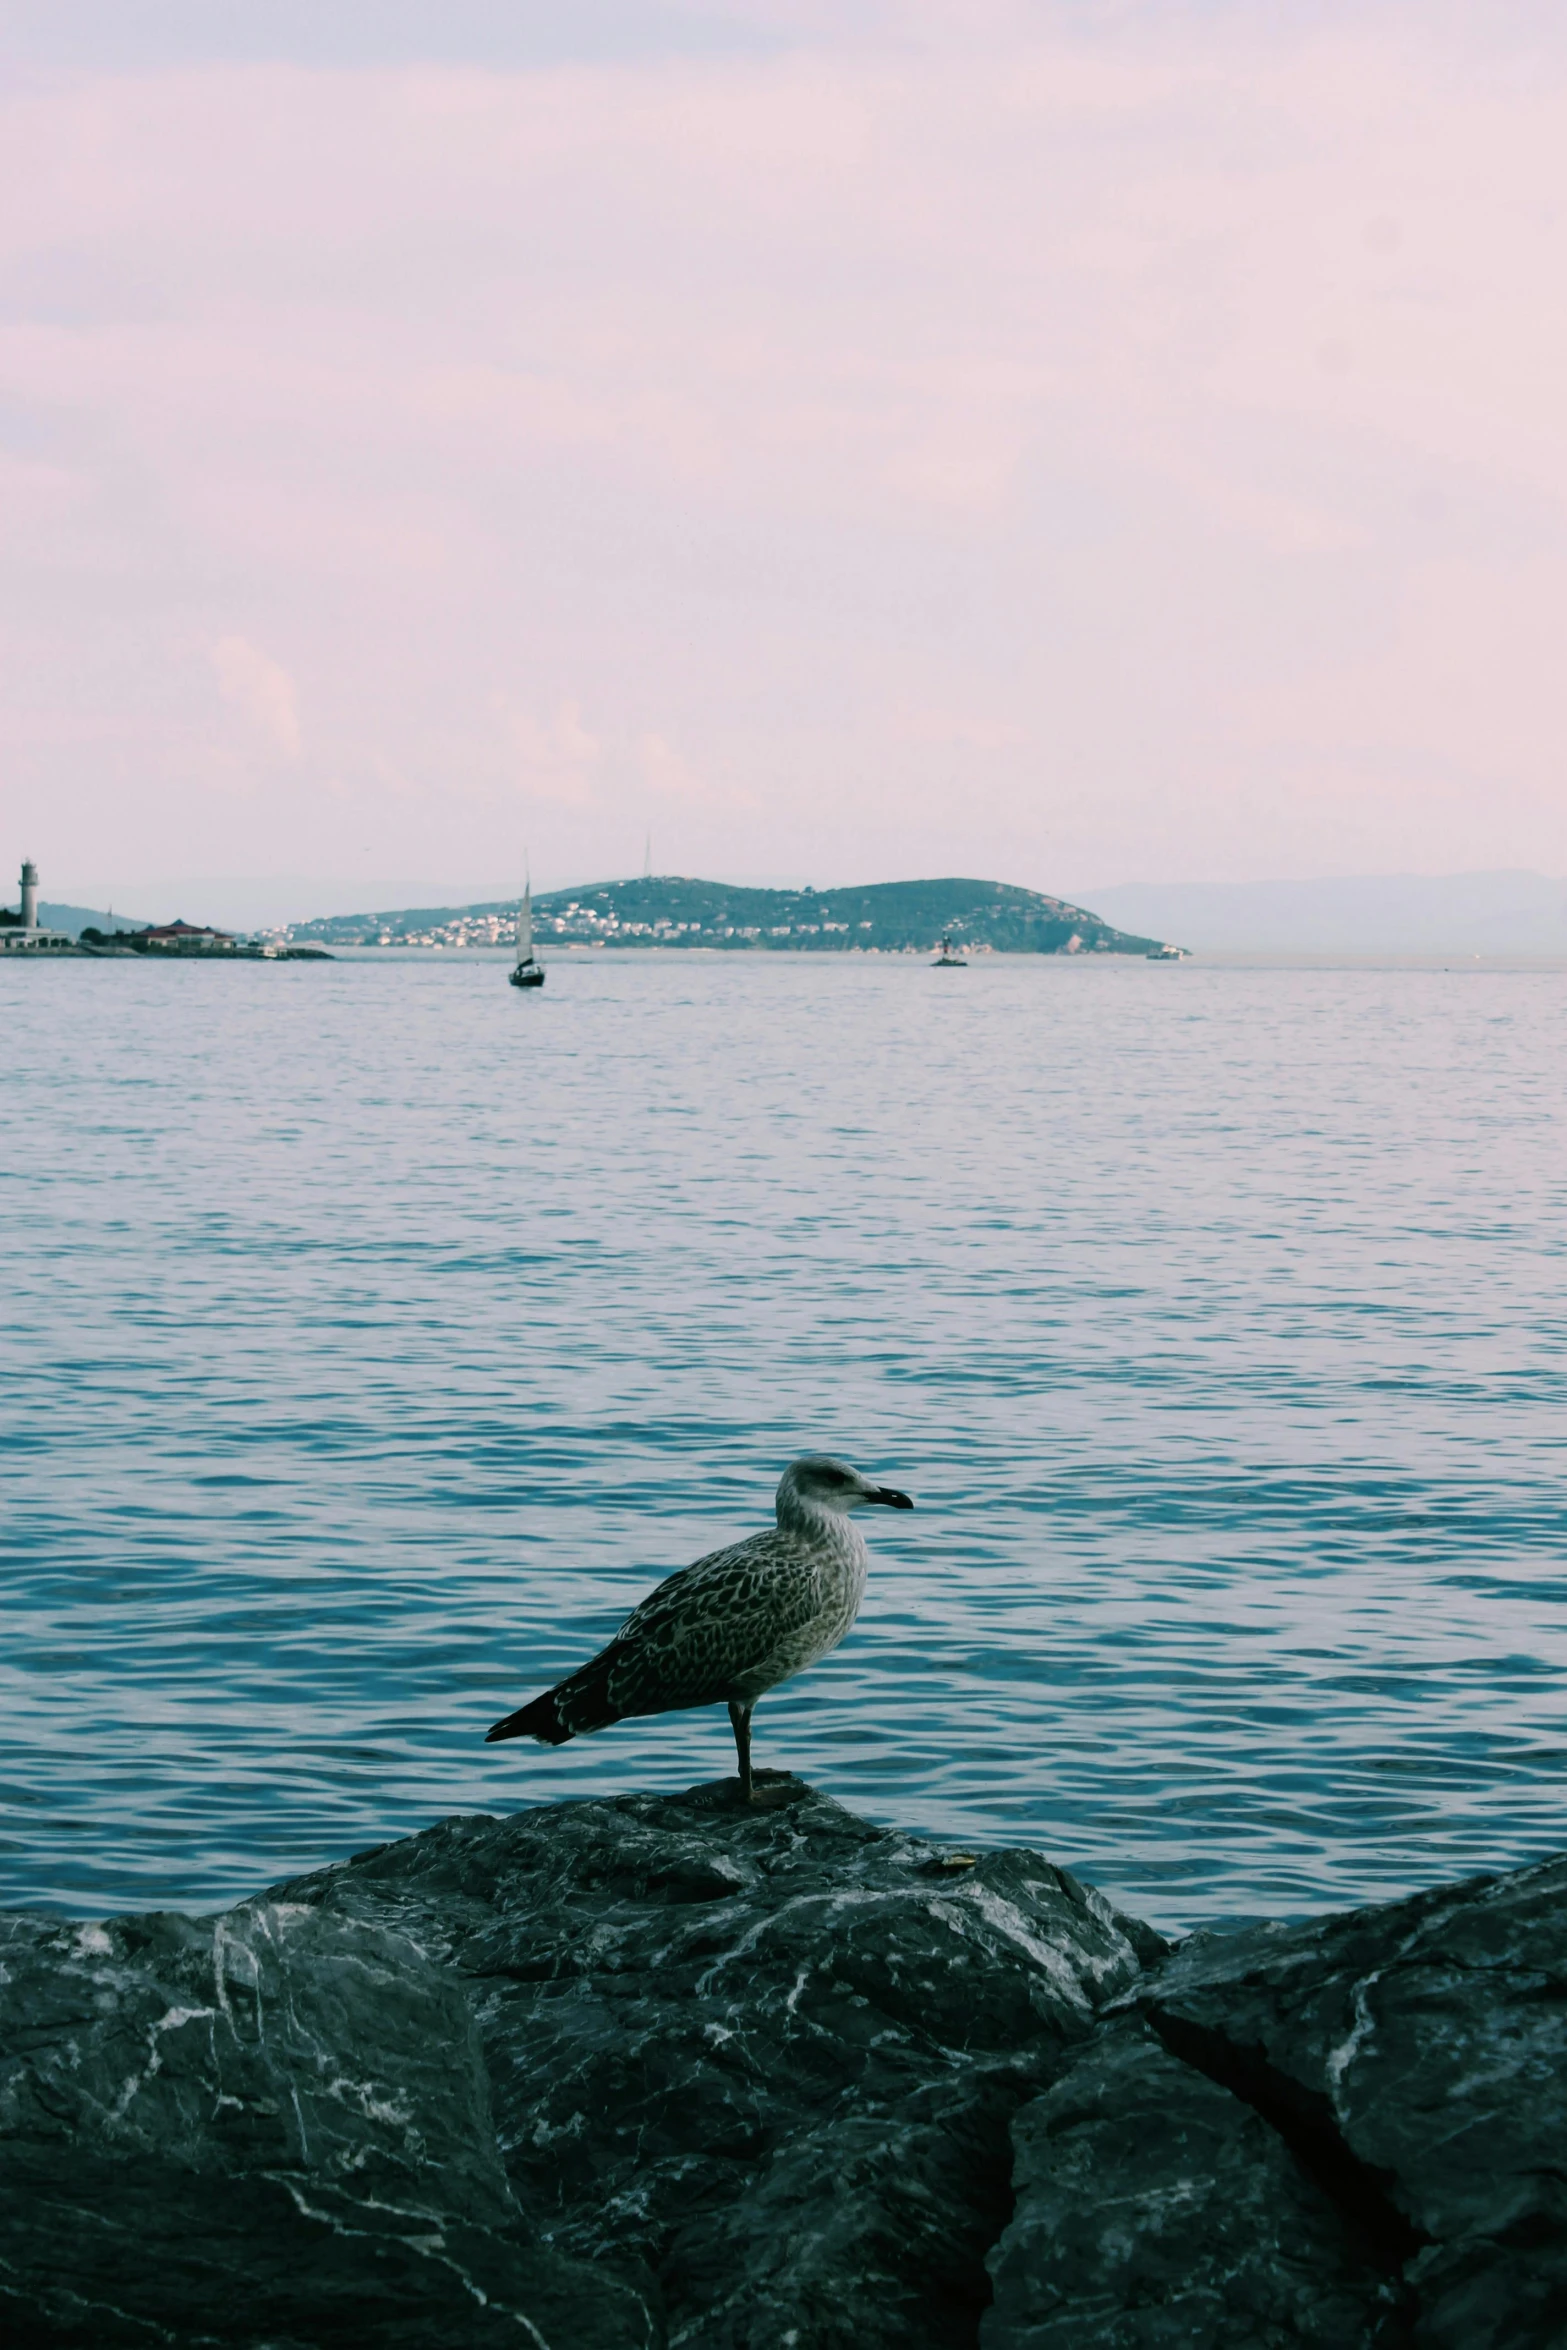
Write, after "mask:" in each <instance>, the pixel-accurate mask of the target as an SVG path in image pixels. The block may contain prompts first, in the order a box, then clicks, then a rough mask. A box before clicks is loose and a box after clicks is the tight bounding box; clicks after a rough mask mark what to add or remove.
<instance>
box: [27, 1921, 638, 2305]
mask: <svg viewBox="0 0 1567 2350" xmlns="http://www.w3.org/2000/svg"><path fill="white" fill-rule="evenodd" d="M0 2329H3V2333H4V2339H5V2341H6V2343H7V2345H8V2350H25V2346H29V2345H32V2344H34V2343H38V2344H42V2343H50V2344H53V2343H77V2342H80V2343H88V2342H91V2343H94V2344H114V2345H119V2344H130V2343H148V2344H153V2343H160V2342H178V2343H215V2344H216V2343H221V2344H223V2345H225V2350H227V2346H228V2345H233V2344H239V2343H244V2344H255V2345H257V2346H258V2350H259V2345H261V2344H267V2345H269V2346H270V2350H294V2346H295V2345H303V2344H306V2343H309V2344H316V2343H320V2344H342V2345H344V2346H345V2350H347V2346H349V2345H357V2344H369V2343H375V2344H386V2345H388V2346H390V2345H392V2344H397V2345H406V2346H407V2350H443V2346H444V2345H447V2344H451V2345H457V2344H462V2345H472V2346H473V2350H491V2345H496V2346H498V2345H501V2344H507V2345H514V2344H519V2343H524V2342H534V2343H536V2342H538V2341H539V2340H549V2341H563V2340H564V2341H570V2342H572V2343H579V2342H580V2343H583V2344H592V2345H594V2350H611V2346H613V2350H620V2346H621V2345H627V2346H628V2350H629V2346H630V2345H632V2344H637V2345H640V2344H643V2343H646V2342H648V2341H650V2340H652V2339H654V2338H655V2329H654V2327H653V2325H652V2324H651V2322H650V2320H649V2318H648V2315H647V2312H646V2311H645V2309H644V2308H643V2307H642V2305H641V2304H640V2302H639V2300H638V2298H637V2296H636V2295H635V2294H633V2293H631V2292H629V2291H627V2290H626V2288H625V2287H623V2286H620V2285H617V2284H616V2283H615V2282H614V2281H613V2280H612V2279H610V2278H609V2277H607V2276H604V2275H602V2274H601V2273H599V2272H597V2271H595V2270H592V2269H589V2268H585V2267H583V2266H582V2265H580V2264H578V2263H576V2262H572V2261H569V2260H566V2259H563V2258H562V2257H561V2255H560V2254H559V2253H556V2252H553V2251H551V2250H550V2249H549V2248H548V2247H547V2246H546V2245H545V2244H544V2243H543V2242H542V2240H541V2238H540V2235H539V2233H538V2231H537V2230H536V2229H530V2228H528V2227H527V2226H526V2225H525V2224H524V2223H523V2222H522V2220H521V2218H520V2215H519V2213H518V2210H517V2206H516V2200H515V2198H514V2196H513V2194H512V2191H511V2188H510V2186H509V2184H508V2181H507V2177H506V2172H505V2168H504V2165H503V2164H502V2162H501V2160H500V2156H499V2153H498V2151H497V2148H496V2144H495V2133H494V2128H493V2125H492V2122H491V2117H490V2104H489V2084H488V2081H487V2078H486V2074H485V2068H484V2060H483V2055H482V2052H481V2048H480V2042H479V2034H478V2031H477V2028H476V2026H475V2023H474V2020H473V2016H472V2013H471V2010H470V2008H469V2004H468V2001H467V1999H466V1997H465V1996H464V1994H463V1991H462V1987H461V1985H460V1984H459V1983H457V1982H456V1981H454V1980H453V1978H452V1977H451V1976H450V1975H449V1974H446V1973H442V1972H440V1971H438V1970H437V1969H435V1968H433V1967H431V1966H429V1965H428V1964H427V1963H426V1962H425V1961H424V1960H423V1959H421V1958H420V1957H419V1955H418V1953H417V1952H416V1951H414V1950H413V1949H412V1948H411V1947H410V1945H409V1944H408V1943H407V1942H406V1941H405V1940H404V1939H403V1937H402V1936H400V1935H397V1934H392V1933H388V1932H385V1931H384V1930H382V1929H380V1928H378V1927H375V1926H369V1925H361V1924H358V1923H352V1924H344V1923H342V1922H340V1921H338V1920H337V1919H335V1918H333V1917H331V1916H330V1915H328V1914H326V1913H323V1912H319V1911H314V1910H311V1909H308V1908H304V1907H300V1906H297V1905H291V1904H286V1903H276V1902H257V1903H254V1904H251V1905H247V1906H246V1907H244V1908H241V1909H237V1910H233V1911H230V1912H229V1913H228V1914H227V1915H225V1916H223V1917H220V1918H217V1919H207V1920H203V1921H200V1922H197V1921H195V1920H192V1919H189V1918H184V1917H173V1916H155V1917H142V1918H123V1919H116V1920H113V1921H111V1922H110V1923H109V1924H107V1925H89V1926H74V1925H62V1924H60V1923H58V1922H57V1921H54V1920H45V1919H38V1918H26V1917H13V1918H4V1919H0Z"/></svg>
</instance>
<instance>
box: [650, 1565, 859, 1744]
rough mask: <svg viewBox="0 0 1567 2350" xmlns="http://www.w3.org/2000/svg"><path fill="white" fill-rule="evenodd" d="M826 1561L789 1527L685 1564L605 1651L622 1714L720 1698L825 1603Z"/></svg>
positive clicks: (670, 1708) (669, 1709) (665, 1709)
mask: <svg viewBox="0 0 1567 2350" xmlns="http://www.w3.org/2000/svg"><path fill="white" fill-rule="evenodd" d="M821 1606H822V1594H821V1587H820V1579H819V1573H818V1566H817V1561H816V1559H815V1557H814V1554H813V1553H812V1552H811V1551H810V1550H809V1549H808V1548H807V1547H806V1546H805V1545H804V1544H803V1543H802V1542H801V1541H800V1540H799V1538H798V1536H796V1535H793V1534H786V1533H784V1532H783V1531H782V1530H781V1529H775V1530H771V1531H769V1532H768V1533H766V1534H753V1535H752V1536H751V1537H750V1538H749V1540H748V1541H745V1542H736V1543H732V1544H731V1545H730V1547H729V1548H728V1549H727V1550H715V1551H713V1552H711V1553H710V1554H709V1555H708V1557H706V1558H700V1559H698V1560H696V1562H695V1563H694V1565H692V1566H689V1567H682V1568H681V1569H680V1571H679V1573H678V1574H675V1575H671V1576H669V1577H668V1578H667V1580H666V1581H664V1582H662V1583H660V1584H659V1586H658V1588H657V1590H656V1591H650V1592H649V1593H648V1596H647V1598H646V1599H644V1600H643V1602H642V1604H641V1606H640V1607H636V1608H633V1610H632V1612H631V1614H630V1615H629V1616H628V1617H627V1618H626V1620H625V1622H624V1623H623V1624H622V1625H621V1627H620V1630H619V1631H618V1632H617V1633H616V1635H615V1637H614V1639H613V1640H612V1641H611V1643H610V1645H609V1648H608V1650H607V1651H606V1652H605V1662H606V1664H607V1665H608V1667H609V1671H608V1675H607V1683H608V1686H607V1691H606V1694H607V1695H608V1697H609V1700H610V1702H611V1704H612V1705H613V1706H614V1708H615V1711H616V1712H617V1714H619V1715H621V1716H622V1717H624V1716H625V1715H627V1714H650V1713H666V1712H670V1713H672V1712H675V1711H676V1710H678V1709H679V1708H681V1707H684V1706H688V1705H712V1704H713V1703H714V1702H715V1701H716V1700H717V1699H719V1698H721V1697H724V1696H727V1694H728V1692H729V1690H730V1689H731V1688H732V1686H733V1684H734V1682H735V1681H736V1680H737V1679H738V1678H740V1677H742V1676H743V1675H745V1674H746V1673H747V1672H748V1671H750V1670H751V1668H752V1667H754V1666H756V1665H758V1664H760V1663H762V1662H763V1660H764V1659H765V1658H767V1657H768V1656H770V1655H771V1654H772V1652H773V1650H774V1649H775V1648H776V1647H777V1646H778V1643H779V1642H780V1641H781V1640H785V1639H787V1638H788V1636H789V1634H790V1633H791V1632H796V1631H799V1630H800V1629H801V1628H802V1627H803V1626H804V1625H806V1624H809V1623H811V1622H812V1621H813V1620H814V1619H815V1617H816V1616H817V1615H819V1614H820V1612H821Z"/></svg>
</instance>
